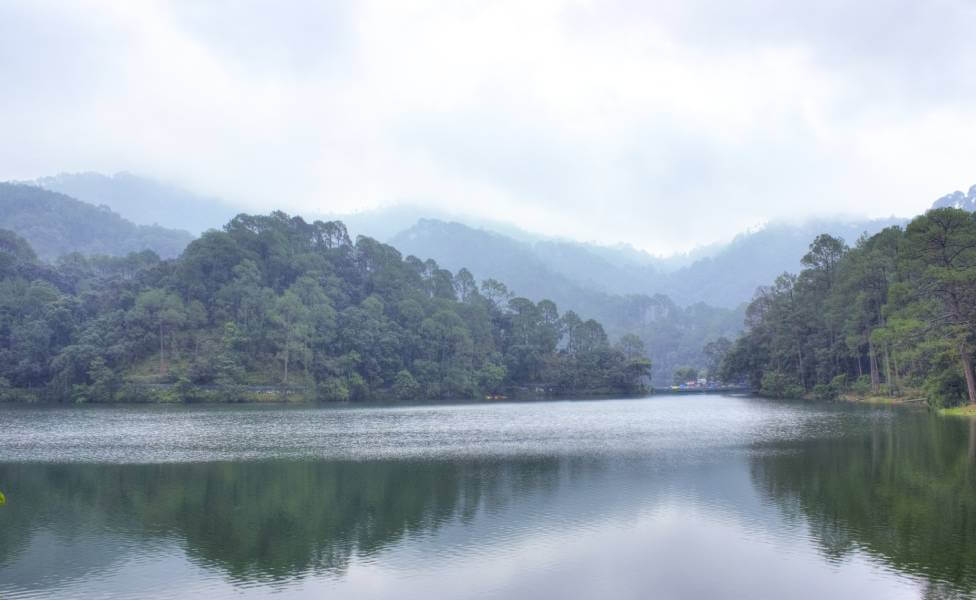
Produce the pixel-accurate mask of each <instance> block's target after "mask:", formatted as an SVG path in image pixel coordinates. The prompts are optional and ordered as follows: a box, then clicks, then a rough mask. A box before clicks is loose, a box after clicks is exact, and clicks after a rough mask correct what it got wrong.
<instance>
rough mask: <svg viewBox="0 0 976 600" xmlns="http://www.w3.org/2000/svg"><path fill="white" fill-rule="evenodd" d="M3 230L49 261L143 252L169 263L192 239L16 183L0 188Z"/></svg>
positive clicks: (61, 195)
mask: <svg viewBox="0 0 976 600" xmlns="http://www.w3.org/2000/svg"><path fill="white" fill-rule="evenodd" d="M0 228H3V229H9V230H11V231H15V232H17V234H18V235H19V236H21V237H23V238H24V239H26V240H27V241H28V242H29V243H30V245H31V247H32V248H33V251H34V252H36V253H37V255H38V256H39V257H41V258H42V259H44V260H47V261H53V260H55V259H56V258H58V257H59V256H62V255H64V254H69V253H71V252H81V253H84V254H108V255H116V256H120V255H125V254H127V253H129V252H140V251H142V250H152V251H154V252H156V253H157V254H159V255H160V256H163V257H165V258H169V257H174V256H177V255H179V253H180V252H182V251H183V249H184V248H185V247H186V245H187V244H189V243H190V241H191V240H192V239H193V236H191V235H190V234H189V233H188V232H186V231H180V230H174V229H165V228H163V227H159V226H146V225H136V224H134V223H132V222H131V221H127V220H125V219H123V218H122V217H120V216H119V215H118V214H116V213H114V212H112V211H111V210H109V209H108V208H107V207H104V206H93V205H91V204H88V203H85V202H81V201H79V200H76V199H74V198H70V197H68V196H65V195H64V194H60V193H57V192H52V191H49V190H45V189H41V188H39V187H36V186H31V185H24V184H17V183H0Z"/></svg>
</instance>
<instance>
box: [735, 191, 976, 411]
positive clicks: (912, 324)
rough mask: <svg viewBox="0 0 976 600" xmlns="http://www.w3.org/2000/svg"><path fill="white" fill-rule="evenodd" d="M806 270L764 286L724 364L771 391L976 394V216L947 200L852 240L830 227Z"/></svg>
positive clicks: (938, 402) (941, 399) (943, 400)
mask: <svg viewBox="0 0 976 600" xmlns="http://www.w3.org/2000/svg"><path fill="white" fill-rule="evenodd" d="M803 265H804V266H805V267H806V268H805V269H803V270H802V271H801V272H800V273H799V274H798V275H792V274H788V273H784V274H783V275H781V276H780V277H778V278H777V279H776V281H775V283H773V285H771V286H769V287H763V288H760V289H759V290H758V291H757V293H756V296H755V298H754V299H753V301H752V303H751V304H750V305H749V307H748V309H747V311H746V328H747V330H746V333H745V334H744V335H743V336H742V337H740V338H739V339H738V340H737V341H736V343H735V345H734V346H733V347H732V349H731V350H730V351H729V352H728V353H727V354H726V355H725V357H724V359H723V360H722V363H721V370H722V374H723V376H724V377H725V378H726V379H733V378H747V379H748V380H749V381H750V382H751V384H752V385H753V386H755V387H756V388H757V389H760V390H761V391H762V392H763V393H766V394H768V395H771V396H784V397H785V396H800V395H804V394H807V393H812V394H813V395H815V396H817V397H820V398H832V397H835V396H836V395H837V394H839V393H842V392H845V391H853V392H857V393H861V394H868V393H873V394H887V395H904V394H908V393H911V394H924V395H925V397H926V398H927V399H928V401H929V402H930V403H931V404H932V405H934V406H952V405H957V404H962V403H966V402H968V403H974V402H976V378H974V375H973V361H972V354H973V349H974V342H976V338H974V333H976V216H974V213H971V212H968V211H965V210H960V209H957V208H937V209H933V210H930V211H928V212H927V213H925V215H922V216H919V217H917V218H915V219H914V220H912V221H911V222H910V223H909V224H908V225H907V226H906V227H905V228H904V229H903V228H901V227H889V228H887V229H884V230H883V231H881V232H879V233H877V234H875V235H873V236H870V237H867V236H862V238H861V239H859V240H858V241H857V243H856V244H855V246H854V247H853V248H849V247H847V246H846V245H845V243H844V242H843V240H841V239H838V238H835V237H831V236H829V235H820V236H819V237H817V238H816V239H815V240H814V242H813V243H812V244H811V245H810V251H809V252H808V253H807V254H806V256H804V257H803Z"/></svg>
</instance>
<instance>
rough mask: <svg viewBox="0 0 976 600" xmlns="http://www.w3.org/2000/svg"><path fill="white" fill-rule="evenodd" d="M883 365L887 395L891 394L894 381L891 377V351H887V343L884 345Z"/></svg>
mask: <svg viewBox="0 0 976 600" xmlns="http://www.w3.org/2000/svg"><path fill="white" fill-rule="evenodd" d="M884 366H885V383H886V384H887V385H888V395H889V396H890V395H891V388H892V385H893V384H894V381H893V380H892V378H891V353H890V352H888V344H885V345H884Z"/></svg>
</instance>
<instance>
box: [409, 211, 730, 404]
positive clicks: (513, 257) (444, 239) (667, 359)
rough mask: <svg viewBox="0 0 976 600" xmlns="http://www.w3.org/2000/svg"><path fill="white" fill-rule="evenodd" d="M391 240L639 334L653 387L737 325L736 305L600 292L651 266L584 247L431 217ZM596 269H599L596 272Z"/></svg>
mask: <svg viewBox="0 0 976 600" xmlns="http://www.w3.org/2000/svg"><path fill="white" fill-rule="evenodd" d="M390 243H391V244H392V245H393V246H395V247H396V248H398V249H399V250H400V251H401V252H403V253H404V254H413V255H414V256H417V257H419V258H433V259H434V260H435V261H437V263H438V264H439V265H440V266H441V267H442V268H446V269H450V270H452V271H457V270H458V269H460V268H462V267H464V268H467V269H468V270H469V271H471V273H472V274H474V276H475V278H476V279H479V280H483V279H488V278H491V279H497V280H499V281H504V282H505V283H506V284H507V285H508V286H510V291H512V292H514V293H515V294H516V295H519V296H525V297H527V298H530V299H532V300H535V301H538V300H541V299H543V298H548V299H550V300H552V301H554V302H555V303H556V304H557V305H558V306H559V308H560V310H563V311H565V310H567V309H571V310H573V311H575V312H577V313H579V314H580V315H581V316H582V317H583V318H594V319H597V320H598V321H600V322H602V323H603V325H604V327H605V328H606V330H607V333H608V334H609V335H610V336H611V337H614V338H619V337H620V336H622V335H624V334H626V333H634V334H636V335H638V336H639V337H640V338H641V339H642V340H643V341H644V344H645V346H646V348H647V354H648V356H649V357H650V358H651V360H652V361H653V363H654V368H653V375H652V379H653V381H654V383H655V384H656V385H666V384H670V381H671V375H672V373H673V372H674V370H675V369H676V368H678V367H681V366H703V365H704V362H705V359H704V356H703V353H702V348H703V346H704V345H705V344H706V343H707V342H709V341H712V340H715V339H717V338H718V337H720V336H725V337H729V338H734V337H735V336H736V335H737V334H738V333H739V332H740V331H741V330H742V321H743V312H742V307H739V308H736V309H730V308H721V307H718V308H716V307H713V306H708V305H706V304H704V303H696V304H693V305H691V306H688V307H682V306H679V305H678V304H676V303H675V302H673V301H671V299H669V298H668V297H667V296H665V295H663V294H653V295H651V294H638V293H630V294H615V293H610V292H608V291H606V289H605V288H606V287H607V285H608V284H610V283H614V284H616V285H618V286H624V285H625V282H624V281H623V280H622V278H623V277H624V274H625V273H628V272H631V273H640V272H648V273H651V274H653V273H654V272H655V271H654V269H653V267H650V266H641V265H639V264H630V265H623V266H621V265H619V264H615V263H614V262H612V261H610V260H607V259H606V258H605V256H601V255H600V254H599V253H597V252H594V251H592V250H587V245H585V244H577V243H572V242H537V243H535V244H533V243H528V242H521V241H518V240H515V239H512V238H510V237H507V236H504V235H501V234H498V233H494V232H491V231H485V230H482V229H474V228H472V227H468V226H466V225H463V224H461V223H447V222H444V221H438V220H434V219H422V220H421V221H419V222H418V223H417V224H416V225H415V226H414V227H411V228H410V229H408V230H406V231H403V232H401V233H399V234H397V235H396V236H394V237H393V239H392V240H391V241H390ZM560 268H561V269H563V271H562V272H561V271H560V270H559V269H560ZM603 271H605V272H606V273H605V274H603V275H601V272H603ZM588 275H592V277H589V276H588ZM601 287H602V288H603V289H600V288H601Z"/></svg>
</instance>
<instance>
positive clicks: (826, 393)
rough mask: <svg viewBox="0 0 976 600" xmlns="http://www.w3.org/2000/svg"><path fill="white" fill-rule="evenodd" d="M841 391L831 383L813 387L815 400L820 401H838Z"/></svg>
mask: <svg viewBox="0 0 976 600" xmlns="http://www.w3.org/2000/svg"><path fill="white" fill-rule="evenodd" d="M839 395H840V390H838V389H837V388H836V387H834V386H832V385H830V384H829V383H818V384H817V385H815V386H813V398H814V399H815V400H820V401H831V400H836V399H837V396H839Z"/></svg>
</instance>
